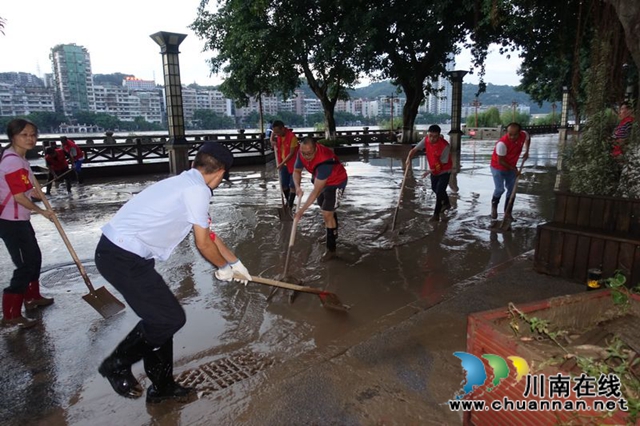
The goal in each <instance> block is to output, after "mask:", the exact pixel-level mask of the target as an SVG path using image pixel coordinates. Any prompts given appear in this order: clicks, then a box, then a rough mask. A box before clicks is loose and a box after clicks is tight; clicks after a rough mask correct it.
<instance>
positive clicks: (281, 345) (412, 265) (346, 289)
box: [0, 135, 557, 424]
mask: <svg viewBox="0 0 640 426" xmlns="http://www.w3.org/2000/svg"><path fill="white" fill-rule="evenodd" d="M493 145H494V142H493V141H463V150H462V155H461V170H460V172H459V173H457V175H456V176H455V179H452V183H451V186H450V188H449V193H450V196H451V203H452V206H453V209H452V210H450V211H448V212H447V213H446V216H447V218H446V219H445V220H443V221H442V222H440V223H435V224H433V223H430V222H428V218H429V217H430V215H431V214H432V211H433V207H434V203H435V195H433V194H432V192H431V189H430V184H429V182H430V181H429V179H428V178H422V173H423V171H424V165H425V160H424V157H418V158H414V160H413V163H412V168H413V174H409V177H408V181H407V184H406V187H405V193H404V197H403V200H402V204H401V208H400V211H399V214H398V220H397V224H396V228H395V231H391V221H392V217H393V213H394V209H395V206H396V202H397V200H398V195H399V189H400V185H401V181H402V177H403V169H402V160H401V159H400V158H391V157H382V156H380V155H379V153H378V152H377V150H376V149H375V147H372V148H371V150H368V149H362V148H361V152H360V155H359V156H353V157H343V158H341V160H342V161H343V162H344V163H345V166H346V169H347V172H348V174H349V182H348V185H347V189H346V191H345V197H344V199H343V201H342V205H341V206H340V208H339V210H338V212H339V219H340V230H339V237H338V251H337V253H338V257H337V258H336V259H333V260H331V261H328V262H322V261H321V256H322V254H323V252H324V242H321V241H319V239H321V237H323V236H324V233H325V232H324V226H323V223H322V219H321V215H320V211H319V209H318V208H317V207H313V208H311V209H309V211H308V212H307V213H305V216H304V218H303V219H302V220H301V222H300V224H299V227H298V230H297V238H296V241H295V245H294V247H293V249H292V254H291V262H290V266H289V274H288V275H289V276H293V278H294V279H295V281H296V282H299V283H301V284H303V285H307V286H312V287H316V288H321V289H326V290H327V291H331V292H334V293H336V294H337V295H338V296H339V297H340V299H341V300H342V302H343V303H345V304H347V305H350V306H351V309H350V311H349V313H348V314H342V313H336V312H332V311H327V310H324V309H322V307H321V305H320V302H319V299H318V298H317V296H314V295H310V294H301V295H299V296H298V297H297V299H296V300H295V302H294V303H293V304H289V302H288V298H287V292H286V291H280V292H279V294H278V295H277V296H276V297H275V298H274V299H273V300H272V301H271V302H270V303H268V302H267V301H266V297H267V295H268V294H269V292H270V291H271V288H270V287H268V286H265V285H260V284H255V283H249V284H248V285H247V286H244V285H241V284H238V283H226V282H219V281H217V280H216V279H215V278H214V275H213V272H214V268H213V266H212V265H210V264H209V263H207V262H206V261H205V260H204V259H203V258H202V257H201V256H200V254H199V253H198V251H197V249H196V248H195V245H194V242H193V238H192V237H188V238H187V239H186V240H185V241H184V242H183V243H182V244H180V245H179V246H178V247H177V249H176V251H175V252H174V254H173V255H172V256H171V258H170V259H169V260H168V261H167V262H158V263H157V264H156V268H157V269H158V270H159V271H160V273H161V274H162V275H163V276H164V278H165V280H166V282H167V283H168V284H169V286H170V287H171V289H172V290H173V291H174V293H175V294H176V296H177V297H178V298H179V300H180V301H181V303H182V304H183V306H184V308H185V311H186V313H187V324H186V325H185V327H184V328H183V329H182V330H180V331H179V332H178V333H177V334H176V336H175V339H174V346H175V363H174V365H175V374H176V376H179V375H180V377H181V378H183V379H185V380H188V379H189V377H192V376H193V380H194V383H197V381H198V380H204V379H203V377H204V375H203V374H200V373H196V374H195V375H193V374H192V372H194V371H196V372H198V371H201V369H202V368H203V367H202V366H208V367H207V368H210V369H211V368H214V367H215V368H219V369H222V370H224V369H225V368H226V369H229V368H231V367H230V366H232V365H236V366H237V365H245V366H246V370H247V371H253V372H255V371H258V370H260V369H266V368H268V366H269V365H273V364H275V363H283V362H287V361H292V360H294V359H295V358H296V357H297V356H299V355H301V354H303V353H310V351H313V350H314V349H322V348H326V347H328V346H330V345H331V344H332V342H335V340H336V339H338V338H340V339H349V336H350V335H355V334H356V333H354V332H356V331H358V330H363V329H365V328H366V327H365V326H366V325H367V324H370V323H371V322H373V321H375V320H376V319H378V318H380V317H382V316H384V315H386V314H389V313H391V312H393V311H395V310H397V309H399V308H401V307H403V306H405V305H407V304H409V303H411V302H415V301H418V300H419V301H422V302H423V304H425V305H427V306H428V305H433V304H436V303H438V302H439V301H440V300H442V298H443V297H445V295H446V294H447V292H448V291H451V289H452V286H453V285H454V284H455V283H457V282H460V281H462V280H464V279H466V278H469V277H471V276H473V275H476V274H478V273H480V272H482V271H485V270H487V269H489V268H491V267H493V266H496V265H499V264H501V263H503V262H505V261H507V260H509V259H511V258H513V257H514V256H517V255H519V254H522V253H524V252H526V251H529V250H531V249H532V248H533V246H534V239H535V234H536V225H537V224H539V223H541V222H543V221H545V220H547V219H549V218H550V216H551V209H552V199H553V183H554V180H555V173H556V170H555V166H556V160H557V136H555V135H548V136H538V137H534V138H533V140H532V144H531V151H530V159H529V160H528V164H526V169H525V173H524V175H523V177H522V178H521V179H520V182H519V186H518V192H517V198H516V203H515V208H514V216H515V218H516V219H517V220H516V222H514V224H513V226H512V227H513V231H512V232H510V233H504V234H496V233H491V232H490V231H489V229H490V226H491V220H490V217H489V213H490V200H491V194H492V192H493V180H492V177H491V172H490V169H489V162H490V156H491V152H492V150H493ZM164 177H166V176H145V177H142V178H141V177H135V178H121V179H110V180H108V181H107V180H95V181H92V182H88V183H86V184H85V185H84V186H81V187H76V186H74V188H73V194H72V195H67V194H66V190H65V189H64V188H63V187H60V188H59V189H58V190H57V191H56V188H54V190H53V191H52V192H53V195H52V196H51V197H50V201H51V203H52V205H53V207H54V209H55V210H56V213H57V214H58V216H59V218H60V221H61V222H62V224H63V226H64V228H65V230H66V232H67V234H68V236H69V239H70V241H71V243H72V244H73V246H74V247H75V249H76V251H77V252H78V254H79V256H80V258H81V259H82V260H83V263H84V264H85V266H86V268H87V270H88V271H89V274H90V277H91V280H92V281H93V283H94V285H95V286H96V287H99V286H103V285H104V286H106V287H107V288H108V289H109V291H111V292H113V293H114V294H115V295H116V296H117V297H119V298H120V299H121V300H122V298H121V296H120V295H119V294H118V293H117V291H116V290H115V289H113V288H112V287H111V286H110V285H109V284H108V283H106V282H105V281H104V280H103V279H102V278H101V277H100V275H99V274H98V273H97V272H96V270H95V267H94V266H93V252H94V250H95V246H96V244H97V242H98V239H99V237H100V227H101V226H103V225H104V224H105V223H107V221H108V220H109V219H110V218H111V217H112V216H113V215H114V214H115V212H116V211H117V210H118V209H119V208H120V207H121V206H122V204H123V203H125V202H126V201H127V200H129V199H131V197H134V196H135V194H136V193H138V192H140V191H141V190H143V189H144V188H145V187H147V186H148V185H150V184H152V183H154V182H156V181H158V180H160V179H162V178H164ZM232 178H233V179H235V180H234V182H233V183H232V184H230V185H228V184H223V185H222V186H221V187H220V188H218V189H216V190H215V191H214V195H213V197H212V199H211V209H210V212H211V216H212V219H213V221H214V224H215V229H216V233H217V234H218V235H219V236H220V237H221V238H223V240H224V241H225V242H226V243H227V244H228V245H229V246H230V247H232V248H233V250H234V251H235V252H236V254H237V255H238V256H239V257H240V259H242V261H243V263H244V264H245V265H246V266H247V268H248V269H249V270H250V272H251V273H252V274H253V275H261V276H263V277H266V278H278V277H280V276H281V274H282V272H283V269H284V262H285V254H286V250H287V244H288V241H289V235H290V231H291V228H290V227H291V222H287V223H281V222H280V221H279V219H278V215H277V208H278V206H279V205H280V195H279V192H278V191H279V189H278V177H277V175H276V173H275V170H274V165H273V163H271V164H267V165H261V166H252V167H244V168H237V169H234V170H232ZM303 189H304V190H305V192H306V193H307V194H308V193H309V192H310V191H311V183H310V179H309V175H308V174H307V173H306V172H305V173H303ZM305 196H306V195H305ZM502 201H503V202H504V201H505V200H504V196H503V200H502ZM501 210H502V204H501V205H500V211H501ZM499 218H500V219H501V216H500V217H499ZM32 223H33V225H34V228H35V229H36V233H37V237H38V242H39V244H40V248H41V250H42V253H43V273H42V277H41V278H42V279H41V282H42V286H43V293H45V294H46V295H52V296H54V297H55V304H54V305H53V306H51V307H49V308H47V309H45V310H42V311H40V312H38V313H36V315H40V316H41V317H42V320H43V321H42V322H43V324H42V325H41V326H39V328H36V329H35V330H31V331H29V332H26V333H25V332H17V331H13V330H2V331H0V334H2V336H3V338H2V340H1V343H0V355H1V357H2V359H3V368H4V369H5V373H7V374H6V375H5V376H4V377H3V379H2V381H0V391H1V392H2V395H3V396H4V397H3V398H2V401H1V402H0V417H1V418H4V419H12V422H15V424H24V423H29V422H34V421H35V420H38V419H42V420H43V421H44V422H45V423H49V424H56V423H61V424H64V423H67V424H74V423H76V424H80V423H85V424H86V423H88V422H89V421H90V420H89V419H92V420H91V422H97V424H108V423H111V424H113V423H123V422H125V420H124V419H126V423H128V424H149V423H153V417H154V414H153V413H150V412H147V410H145V404H144V403H143V402H141V401H136V403H132V402H131V401H130V400H125V399H124V398H121V397H119V396H117V395H115V394H114V393H113V391H112V389H111V387H110V386H109V384H108V382H107V381H106V380H104V379H103V378H102V377H100V376H99V375H98V373H97V366H98V365H99V363H100V362H101V360H102V359H103V358H104V357H106V356H107V355H108V354H109V353H110V351H111V350H112V349H113V348H114V347H115V345H116V344H117V343H118V342H119V341H120V340H121V339H122V338H123V337H124V336H125V334H126V333H127V332H128V331H129V330H130V329H131V328H132V327H133V326H134V325H135V323H136V322H137V320H138V319H137V317H136V315H135V314H134V313H133V312H132V311H131V309H130V308H127V310H126V311H125V312H124V313H123V314H120V315H117V316H115V317H113V318H110V319H107V320H104V319H102V317H101V316H100V315H99V314H98V313H97V312H96V311H94V310H93V309H92V308H91V307H90V306H89V305H88V304H86V303H85V302H84V301H83V300H82V299H81V296H82V295H84V294H86V293H87V290H86V287H85V286H84V283H83V281H82V279H81V278H80V276H79V274H78V272H77V270H76V268H75V266H74V265H73V263H72V262H71V257H70V256H69V254H68V252H67V250H66V248H65V246H64V244H63V243H62V240H61V239H60V237H59V235H58V233H57V230H56V228H55V227H54V225H53V224H52V223H50V222H49V221H47V220H46V219H44V218H42V217H40V216H37V215H36V216H34V217H33V218H32ZM12 270H13V265H12V263H11V260H10V258H9V255H8V253H7V252H6V249H5V248H4V246H2V247H1V248H0V280H1V281H2V282H3V283H8V281H9V279H10V277H11V272H12ZM243 363H244V364H243ZM133 371H134V375H136V376H138V377H140V378H141V379H142V377H144V371H143V368H142V366H141V364H137V365H136V366H135V367H134V369H133ZM247 371H245V375H246V376H249V375H250V374H249V373H247ZM238 380H239V379H238ZM231 382H233V380H232V381H231ZM147 384H148V383H147ZM201 389H203V390H204V392H205V393H210V394H212V395H214V396H215V391H216V388H215V386H214V385H213V384H212V385H211V386H209V387H208V388H207V387H206V386H204V387H201ZM234 390H235V393H236V394H237V395H238V397H241V396H242V395H244V393H245V392H248V391H249V389H245V388H244V387H243V386H236V387H235V388H234ZM206 397H207V396H205V398H206ZM218 403H222V404H227V405H225V407H227V408H226V409H227V410H229V411H230V414H229V418H230V419H233V410H234V409H233V407H234V405H233V401H222V402H218ZM113 413H117V415H116V416H115V417H114V414H113ZM163 415H166V412H165V413H163Z"/></svg>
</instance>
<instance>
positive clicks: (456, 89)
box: [447, 70, 468, 153]
mask: <svg viewBox="0 0 640 426" xmlns="http://www.w3.org/2000/svg"><path fill="white" fill-rule="evenodd" d="M467 72H468V71H464V70H456V71H448V72H447V74H449V77H450V79H451V131H450V132H449V140H450V142H451V148H453V151H455V152H456V153H460V151H461V150H462V146H461V141H462V130H460V126H461V124H462V123H461V121H462V79H463V77H464V76H465V75H466V74H467Z"/></svg>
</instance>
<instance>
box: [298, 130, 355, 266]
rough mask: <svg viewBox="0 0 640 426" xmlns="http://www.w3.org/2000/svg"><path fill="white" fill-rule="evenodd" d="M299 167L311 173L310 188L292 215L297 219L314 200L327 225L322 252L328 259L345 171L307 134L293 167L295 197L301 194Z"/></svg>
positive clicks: (332, 248)
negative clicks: (302, 202) (325, 240)
mask: <svg viewBox="0 0 640 426" xmlns="http://www.w3.org/2000/svg"><path fill="white" fill-rule="evenodd" d="M303 168H304V169H307V171H308V172H309V173H311V182H312V183H313V190H312V191H311V193H310V194H309V196H308V197H307V200H306V201H305V202H304V204H303V205H302V206H301V207H300V209H299V210H298V211H297V212H296V215H295V219H298V220H300V219H301V218H302V215H303V213H304V212H305V211H306V210H307V209H308V208H309V206H311V204H313V202H314V201H316V200H317V201H318V205H319V206H320V209H321V210H322V218H323V219H324V224H325V227H326V228H327V250H326V252H325V253H324V255H323V260H329V259H331V258H333V257H334V256H335V253H336V240H337V239H338V214H337V213H336V212H335V210H336V208H338V205H339V204H340V199H341V198H342V195H343V193H344V189H345V188H346V187H347V171H346V170H345V168H344V166H343V165H342V164H341V163H340V160H339V159H338V157H337V156H336V155H335V154H334V153H333V151H332V150H331V149H329V148H327V147H326V146H324V145H321V144H318V143H316V141H315V140H314V139H313V138H311V137H307V138H305V139H304V140H303V141H302V142H301V143H300V150H299V152H298V156H297V159H296V164H295V167H294V170H293V182H294V183H295V186H296V194H297V195H298V196H299V197H302V195H303V194H304V192H303V191H302V189H301V187H300V183H301V181H302V169H303Z"/></svg>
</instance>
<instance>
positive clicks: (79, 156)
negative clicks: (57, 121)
mask: <svg viewBox="0 0 640 426" xmlns="http://www.w3.org/2000/svg"><path fill="white" fill-rule="evenodd" d="M62 147H63V149H64V150H65V151H66V152H67V154H69V156H71V148H75V149H76V156H75V157H73V158H72V159H71V160H73V161H78V160H82V159H83V158H84V152H82V150H81V149H80V148H78V145H76V143H75V142H74V141H72V140H71V139H67V144H66V145H63V146H62Z"/></svg>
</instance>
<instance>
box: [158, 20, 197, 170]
mask: <svg viewBox="0 0 640 426" xmlns="http://www.w3.org/2000/svg"><path fill="white" fill-rule="evenodd" d="M150 37H151V39H153V41H155V42H156V43H157V44H158V46H160V53H161V54H162V69H163V72H164V92H165V101H166V104H167V122H168V126H169V143H168V144H167V151H168V153H169V168H170V172H171V174H174V175H177V174H179V173H181V172H183V171H184V170H188V169H189V145H188V144H187V139H186V138H185V132H184V111H183V108H182V83H181V82H180V61H179V54H180V51H179V50H178V46H180V43H182V41H183V40H184V39H185V38H186V37H187V35H186V34H177V33H170V32H166V31H160V32H157V33H155V34H151V36H150Z"/></svg>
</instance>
